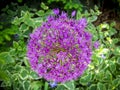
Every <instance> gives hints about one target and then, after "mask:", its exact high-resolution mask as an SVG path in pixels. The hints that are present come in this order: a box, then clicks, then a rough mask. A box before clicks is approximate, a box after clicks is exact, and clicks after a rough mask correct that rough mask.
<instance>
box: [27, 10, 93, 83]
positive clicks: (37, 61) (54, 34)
mask: <svg viewBox="0 0 120 90" xmlns="http://www.w3.org/2000/svg"><path fill="white" fill-rule="evenodd" d="M53 11H54V14H55V16H49V17H48V20H47V21H46V22H44V23H43V24H42V26H40V27H38V28H37V29H36V30H35V31H34V32H33V33H32V34H30V40H29V42H28V52H27V56H28V58H29V61H30V64H31V67H32V69H33V70H34V71H36V72H37V73H38V75H39V76H41V77H44V78H45V79H46V80H48V81H55V82H66V81H69V80H72V79H77V78H78V77H80V76H81V75H82V74H83V72H84V71H85V70H86V68H87V67H88V64H89V63H90V62H91V55H92V35H91V34H90V33H89V32H87V31H85V27H86V25H87V21H86V19H85V18H82V19H80V20H75V19H72V18H68V17H67V14H66V13H65V12H61V14H60V15H59V13H60V12H59V9H54V10H53ZM74 15H75V11H74V12H73V13H72V17H73V16H74Z"/></svg>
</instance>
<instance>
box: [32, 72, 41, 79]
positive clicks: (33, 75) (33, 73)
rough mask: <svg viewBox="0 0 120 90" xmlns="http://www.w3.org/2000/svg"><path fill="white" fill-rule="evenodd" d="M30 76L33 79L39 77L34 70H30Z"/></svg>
mask: <svg viewBox="0 0 120 90" xmlns="http://www.w3.org/2000/svg"><path fill="white" fill-rule="evenodd" d="M30 77H31V78H33V79H39V78H40V77H39V76H38V74H37V73H36V72H33V71H31V72H30Z"/></svg>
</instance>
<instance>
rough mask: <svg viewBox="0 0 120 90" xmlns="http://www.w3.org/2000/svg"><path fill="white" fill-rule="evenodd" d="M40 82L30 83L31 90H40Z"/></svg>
mask: <svg viewBox="0 0 120 90" xmlns="http://www.w3.org/2000/svg"><path fill="white" fill-rule="evenodd" d="M42 84H43V83H42V82H40V81H34V82H32V83H31V90H41V89H40V88H41V87H42Z"/></svg>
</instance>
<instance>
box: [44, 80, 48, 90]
mask: <svg viewBox="0 0 120 90" xmlns="http://www.w3.org/2000/svg"><path fill="white" fill-rule="evenodd" d="M44 90H48V82H45V86H44Z"/></svg>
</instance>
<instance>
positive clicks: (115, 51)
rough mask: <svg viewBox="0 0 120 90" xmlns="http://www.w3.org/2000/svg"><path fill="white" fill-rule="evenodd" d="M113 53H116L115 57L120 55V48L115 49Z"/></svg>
mask: <svg viewBox="0 0 120 90" xmlns="http://www.w3.org/2000/svg"><path fill="white" fill-rule="evenodd" d="M113 53H114V55H120V46H119V47H116V48H114V50H113Z"/></svg>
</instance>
